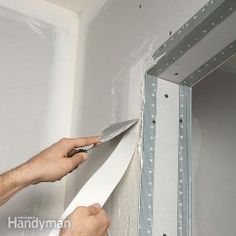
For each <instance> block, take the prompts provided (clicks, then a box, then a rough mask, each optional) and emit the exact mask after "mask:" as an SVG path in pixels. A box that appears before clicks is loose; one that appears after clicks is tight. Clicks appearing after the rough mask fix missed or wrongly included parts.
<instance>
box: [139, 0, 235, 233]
mask: <svg viewBox="0 0 236 236" xmlns="http://www.w3.org/2000/svg"><path fill="white" fill-rule="evenodd" d="M235 11H236V1H235V0H210V1H209V2H208V3H207V4H206V5H205V6H204V7H203V8H201V9H200V10H199V12H198V13H196V14H195V15H194V16H193V17H192V18H191V19H190V20H189V21H188V22H186V23H185V24H184V25H183V26H182V27H181V28H180V29H179V30H177V31H176V33H175V34H174V35H173V36H171V37H170V38H169V39H168V40H167V41H166V42H165V43H163V44H162V45H161V47H160V48H159V49H158V50H157V51H156V52H155V53H154V55H153V61H154V66H153V67H151V68H150V69H149V70H148V71H147V74H148V75H147V76H146V78H145V107H144V126H143V127H144V128H143V143H144V147H143V152H144V155H143V157H144V158H143V169H142V182H141V200H140V231H139V232H140V234H139V235H140V236H144V235H145V236H147V235H154V236H191V194H192V191H191V157H190V146H191V145H190V144H191V142H190V138H191V87H192V86H194V85H195V84H196V83H198V82H199V81H200V80H202V79H204V78H205V77H206V76H207V75H208V74H210V73H211V72H213V71H214V70H216V69H217V68H218V67H220V66H221V65H222V64H224V63H225V62H226V61H227V60H229V59H230V58H231V57H232V56H234V55H235V54H236V31H235V30H232V28H230V27H232V23H233V22H235V21H234V19H236V15H235V14H236V13H235ZM229 19H231V20H230V21H229ZM229 22H230V24H229V25H228V26H230V27H225V24H228V23H229ZM222 27H223V28H224V29H226V30H225V31H224V33H226V34H229V35H230V34H231V35H230V37H228V41H227V40H225V41H224V39H223V40H221V39H220V40H218V41H220V44H218V46H217V44H216V45H213V46H212V45H211V40H210V39H211V38H213V40H214V38H215V34H216V33H218V34H219V32H221V31H220V29H222ZM234 29H235V28H234ZM210 35H211V37H209V36H210ZM219 36H221V37H222V35H219ZM206 38H207V39H208V43H209V42H210V45H208V46H209V48H210V47H211V49H209V52H208V51H207V50H208V47H206V45H204V44H205V43H206V42H207V40H206ZM232 39H233V41H232ZM230 40H231V41H230ZM229 41H230V42H229ZM198 45H201V46H202V45H203V46H204V47H205V48H207V50H203V48H204V47H198ZM219 45H220V46H219ZM197 50H198V51H197ZM202 50H203V51H202ZM197 53H198V54H197ZM191 54H192V61H191V62H189V61H188V59H186V58H187V57H186V55H191ZM201 54H204V55H207V56H208V59H207V60H205V61H204V60H202V61H200V62H198V64H196V65H194V63H195V59H194V55H201ZM210 55H214V56H213V57H212V56H210ZM206 58H207V57H205V59H206ZM181 63H182V64H181ZM190 63H192V67H191V69H192V68H194V66H195V69H192V70H191V73H189V74H188V75H187V76H185V75H186V73H185V75H184V76H181V75H179V73H173V72H174V70H175V68H178V69H179V70H180V72H181V70H184V68H183V67H181V65H184V66H185V68H187V67H189V66H188V65H189V64H190ZM178 72H179V71H178ZM183 74H184V73H183ZM169 75H171V77H169ZM173 75H174V76H176V77H177V78H174V77H173ZM158 78H161V79H164V80H168V81H172V82H174V83H177V84H179V100H178V102H179V103H178V112H177V111H176V112H175V113H176V114H178V119H179V120H178V124H179V127H178V132H179V135H178V138H177V141H178V151H177V152H178V153H177V155H178V157H177V159H178V160H177V162H178V167H177V176H176V179H175V180H174V179H172V182H173V184H175V181H176V185H177V188H176V194H173V196H172V200H173V201H174V199H175V198H176V199H177V206H176V207H177V214H176V219H175V220H176V229H173V227H175V226H174V225H175V224H171V223H170V224H169V229H167V228H166V227H168V226H167V224H165V221H167V220H168V219H167V218H166V216H165V212H164V213H163V211H162V210H163V209H164V208H165V207H166V208H168V204H169V200H168V198H169V197H170V196H167V199H166V202H165V204H166V206H164V207H162V206H160V205H158V204H157V206H156V205H155V204H156V202H155V201H161V200H160V199H157V200H156V199H155V198H158V195H154V196H155V197H153V193H152V192H155V191H156V188H158V187H157V185H156V184H155V182H156V181H157V179H156V178H157V176H158V181H159V182H158V184H159V185H161V184H163V183H168V181H166V178H169V176H168V175H165V174H164V173H168V171H169V170H168V168H169V167H168V166H165V165H164V168H166V169H165V170H161V169H158V167H160V165H162V164H163V163H160V162H159V161H163V160H159V159H158V158H157V155H163V151H162V153H161V154H160V153H159V150H157V148H160V147H157V144H155V142H153V139H152V141H150V137H156V138H157V137H158V138H160V134H159V132H160V130H158V129H157V131H156V132H157V134H155V133H154V130H155V129H153V128H154V126H155V124H151V122H152V120H156V119H157V124H156V126H157V127H158V125H159V122H160V120H163V119H166V120H167V122H168V121H172V120H171V118H170V117H168V115H169V114H167V113H166V114H165V113H162V116H164V117H162V118H161V119H160V117H159V116H158V115H159V114H158V113H159V111H158V109H159V107H157V108H155V113H154V107H156V106H157V104H159V103H158V101H157V102H156V103H155V101H154V100H155V99H154V98H155V97H156V98H157V99H158V96H159V94H156V93H153V92H154V90H153V87H152V86H151V84H153V85H154V87H155V86H156V84H155V83H156V80H158ZM153 82H155V83H153ZM171 84H172V83H171V82H168V83H167V84H166V86H167V87H169V86H170V87H171ZM158 89H159V86H158ZM158 92H159V91H158ZM176 106H177V105H176ZM152 109H153V110H152ZM156 111H157V114H156ZM178 124H177V125H176V126H178ZM150 127H152V128H151V129H150ZM161 132H162V131H161ZM155 135H156V136H155ZM161 135H162V136H163V135H164V136H165V134H163V132H162V134H161ZM166 136H168V134H166ZM165 138H166V137H165ZM168 138H170V139H172V137H171V136H170V135H169V136H168ZM156 142H157V140H156ZM155 149H156V156H154V150H155ZM168 151H169V150H168V147H166V153H168ZM164 155H165V153H164ZM154 157H155V158H154ZM154 160H156V161H154ZM154 164H155V165H154ZM155 166H156V168H154V167H155ZM157 170H158V171H160V170H161V173H158V174H157ZM160 181H161V182H160ZM162 181H164V182H162ZM150 186H153V188H152V187H150ZM161 198H162V199H163V196H161ZM161 203H163V201H162V202H161ZM159 210H160V212H161V214H162V213H163V217H164V218H165V220H163V221H162V219H161V218H159V221H158V224H159V226H160V228H161V230H160V231H153V229H152V228H154V226H155V225H152V223H153V220H154V222H155V224H156V219H154V215H155V212H156V211H159ZM171 214H173V215H172V216H170V218H171V217H172V218H173V217H175V213H174V212H172V213H171ZM160 224H162V225H160ZM152 226H153V227H152ZM155 227H156V226H155ZM157 227H158V226H157ZM171 227H172V228H171ZM164 228H166V232H165V231H163V232H162V229H164ZM156 232H158V233H156ZM168 232H172V234H171V233H168ZM173 232H174V233H173ZM175 232H176V233H175Z"/></svg>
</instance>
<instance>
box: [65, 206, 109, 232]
mask: <svg viewBox="0 0 236 236" xmlns="http://www.w3.org/2000/svg"><path fill="white" fill-rule="evenodd" d="M66 220H69V221H70V227H69V228H64V229H61V232H60V236H108V233H107V230H108V228H109V226H110V220H109V219H108V217H107V215H106V212H105V211H104V210H103V209H102V208H101V206H100V205H99V204H94V205H92V206H89V207H78V208H77V209H76V210H75V211H74V212H73V213H71V214H70V215H69V216H68V217H67V218H66Z"/></svg>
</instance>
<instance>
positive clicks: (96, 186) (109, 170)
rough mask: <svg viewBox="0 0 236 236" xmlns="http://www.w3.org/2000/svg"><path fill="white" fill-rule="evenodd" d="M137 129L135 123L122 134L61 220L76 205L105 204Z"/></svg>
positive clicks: (124, 166)
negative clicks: (108, 155) (112, 150)
mask: <svg viewBox="0 0 236 236" xmlns="http://www.w3.org/2000/svg"><path fill="white" fill-rule="evenodd" d="M138 131H139V130H138V126H137V125H135V127H133V128H131V130H129V131H128V132H127V133H125V134H124V136H123V137H122V139H121V141H120V143H119V144H118V146H117V148H116V149H115V151H114V152H113V153H112V154H111V156H110V157H109V159H108V160H107V161H106V162H105V163H104V164H103V165H102V166H101V167H100V169H99V170H98V171H97V172H96V173H95V174H94V175H93V176H92V177H91V178H90V179H89V180H88V182H87V183H86V184H85V185H84V186H83V188H82V189H81V190H80V192H79V193H78V194H77V195H76V197H75V198H74V199H73V201H72V202H71V203H70V205H69V206H68V207H67V209H66V210H65V212H64V213H63V214H62V216H61V218H60V219H61V220H64V219H65V218H66V217H67V216H68V215H69V214H71V213H72V212H73V211H74V210H75V209H76V208H77V207H78V206H89V205H91V204H93V203H95V202H96V203H99V204H100V205H101V206H103V205H104V204H105V202H106V201H107V199H108V198H109V196H110V194H111V193H112V192H113V190H114V189H115V187H116V186H117V184H118V183H119V182H120V180H121V178H122V177H123V175H124V173H125V171H126V169H127V168H128V165H129V163H130V161H131V160H132V157H133V154H134V152H135V149H136V146H137V143H138V138H139V132H138ZM58 234H59V230H58V229H55V230H53V231H52V232H51V233H50V236H56V235H58Z"/></svg>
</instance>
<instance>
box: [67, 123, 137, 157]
mask: <svg viewBox="0 0 236 236" xmlns="http://www.w3.org/2000/svg"><path fill="white" fill-rule="evenodd" d="M138 121H139V119H134V120H127V121H124V122H120V123H115V124H111V125H109V126H108V127H107V128H105V129H104V130H103V131H102V132H101V134H100V135H99V137H100V143H105V142H107V141H109V140H111V139H113V138H115V137H116V136H118V135H120V134H122V133H124V132H125V131H126V130H128V129H129V128H131V127H132V126H133V125H135V124H136V123H137V122H138ZM95 147H96V145H93V144H91V145H88V146H85V147H79V148H74V149H73V150H71V151H70V152H69V153H68V154H67V157H72V156H74V155H75V154H77V153H80V152H87V151H89V150H90V149H92V148H95Z"/></svg>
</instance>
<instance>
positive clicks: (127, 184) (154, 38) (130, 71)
mask: <svg viewBox="0 0 236 236" xmlns="http://www.w3.org/2000/svg"><path fill="white" fill-rule="evenodd" d="M206 2H207V1H206V0H199V1H194V0H188V1H187V0H178V1H176V0H168V1H166V0H148V1H141V2H140V1H136V0H110V1H106V2H105V3H104V2H102V3H101V7H100V8H99V7H98V6H95V7H94V8H91V9H89V10H88V11H85V12H83V13H82V15H81V22H80V23H81V24H80V39H79V61H78V77H77V80H76V82H75V99H74V101H75V103H74V110H73V122H72V132H73V135H74V136H78V135H88V134H94V133H96V132H98V131H99V130H100V129H102V128H103V127H104V126H106V125H107V124H108V123H110V122H111V121H113V122H114V121H121V120H126V119H131V118H134V117H137V116H140V107H141V105H140V104H141V97H142V94H141V89H140V87H141V83H142V80H143V74H144V72H145V70H147V69H148V67H149V66H150V59H151V55H152V53H153V52H154V50H155V49H157V48H158V47H159V46H160V45H161V43H163V42H164V41H165V40H166V39H167V38H168V37H169V32H170V31H172V32H174V31H175V30H177V29H178V28H179V27H180V26H182V25H183V24H184V23H185V22H186V21H187V20H188V19H189V18H190V17H192V16H193V15H194V14H195V13H196V12H197V11H198V10H199V9H200V8H201V7H202V6H203V5H204V4H205V3H206ZM140 3H142V6H141V8H139V6H140ZM107 148H108V149H110V151H112V150H113V149H114V146H112V145H110V146H109V145H108V146H107ZM108 152H109V150H108ZM101 156H103V151H101V152H99V155H98V156H97V154H96V152H94V153H93V154H91V157H90V159H89V160H88V162H87V163H86V164H85V165H84V166H83V167H81V168H80V171H78V172H76V173H74V174H73V175H72V176H71V177H69V178H68V182H67V201H66V204H68V202H69V201H70V200H71V199H72V198H73V197H74V196H75V194H76V193H77V191H78V190H79V189H80V188H81V186H82V185H83V184H84V182H85V181H86V180H87V179H88V178H89V176H91V175H92V173H93V172H94V171H95V170H96V169H97V168H98V167H99V166H100V165H101V163H102V162H103V161H104V159H105V158H106V156H108V154H106V153H105V154H104V157H103V158H104V159H103V160H101V159H100V157H101ZM111 174H112V170H111ZM139 181H140V155H139V154H136V155H135V156H134V160H133V162H132V164H131V166H130V169H129V170H128V172H127V175H126V177H124V178H123V180H122V182H121V184H120V185H119V186H118V188H117V189H116V191H115V192H114V194H113V195H112V196H111V199H110V201H109V202H108V205H109V206H110V215H111V218H112V225H111V235H113V236H117V235H130V236H136V235H138V233H137V228H138V227H137V222H138V219H137V215H138V204H139ZM101 191H102V187H101ZM108 208H109V207H108Z"/></svg>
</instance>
